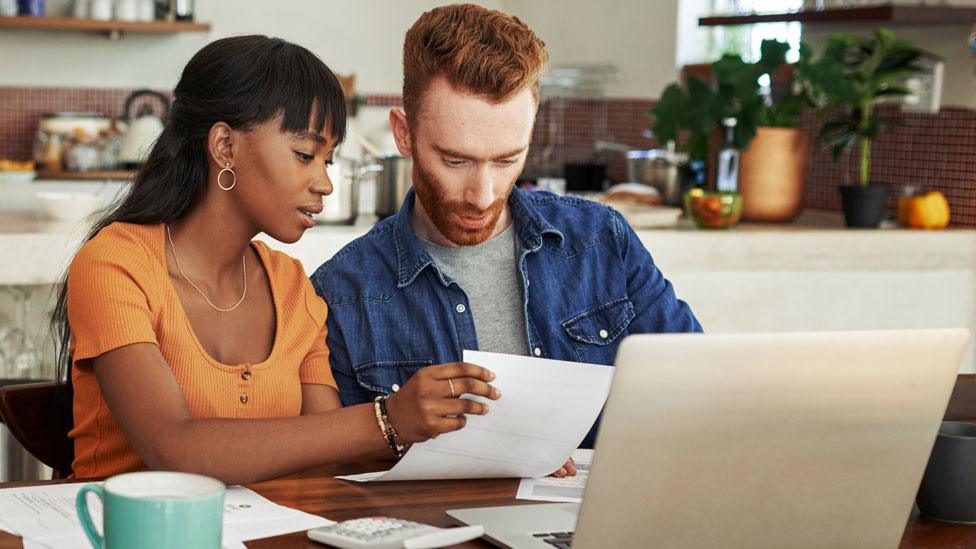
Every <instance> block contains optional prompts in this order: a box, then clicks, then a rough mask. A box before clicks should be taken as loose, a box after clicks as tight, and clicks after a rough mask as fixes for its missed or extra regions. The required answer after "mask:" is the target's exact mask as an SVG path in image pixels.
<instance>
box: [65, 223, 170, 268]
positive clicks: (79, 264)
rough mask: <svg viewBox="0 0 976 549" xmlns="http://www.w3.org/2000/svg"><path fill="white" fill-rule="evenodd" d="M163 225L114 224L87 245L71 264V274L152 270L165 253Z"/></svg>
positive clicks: (107, 226)
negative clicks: (97, 269)
mask: <svg viewBox="0 0 976 549" xmlns="http://www.w3.org/2000/svg"><path fill="white" fill-rule="evenodd" d="M161 227H162V226H161V225H137V224H134V223H122V222H115V223H111V224H109V225H106V226H105V227H104V228H102V229H101V230H100V231H98V233H97V234H95V236H93V237H92V238H90V239H89V240H88V241H87V242H85V243H84V244H83V245H82V246H81V248H80V249H79V250H78V253H77V254H75V257H74V260H73V261H72V267H71V270H72V271H77V270H79V269H82V268H86V267H91V266H94V265H116V266H121V267H124V268H125V270H126V271H139V270H147V269H151V266H152V265H153V264H154V263H155V262H157V260H158V258H159V257H160V254H161V253H162V249H161V247H160V246H161V242H160V241H159V232H160V231H161V230H162V229H161Z"/></svg>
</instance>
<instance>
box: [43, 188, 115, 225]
mask: <svg viewBox="0 0 976 549" xmlns="http://www.w3.org/2000/svg"><path fill="white" fill-rule="evenodd" d="M34 196H35V197H37V201H38V202H40V203H41V207H42V208H44V212H45V213H47V215H48V217H50V218H52V219H57V220H58V221H81V220H82V219H85V218H86V217H88V216H90V215H92V214H93V213H95V212H97V211H99V210H101V209H103V208H105V206H106V205H107V201H106V197H105V195H104V194H103V193H94V192H84V191H37V192H35V193H34Z"/></svg>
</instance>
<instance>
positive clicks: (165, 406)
mask: <svg viewBox="0 0 976 549" xmlns="http://www.w3.org/2000/svg"><path fill="white" fill-rule="evenodd" d="M546 59H547V54H546V51H545V48H544V45H543V43H542V42H541V41H540V40H539V39H538V38H537V37H536V36H535V35H534V34H533V32H532V31H531V30H530V29H529V28H527V27H526V26H525V25H524V24H523V23H522V22H521V21H519V20H518V19H516V18H514V17H511V16H508V15H505V14H502V13H500V12H497V11H493V10H488V9H485V8H482V7H479V6H475V5H453V6H445V7H440V8H436V9H434V10H431V11H429V12H427V13H425V14H423V15H422V16H421V17H420V18H419V19H418V20H417V21H416V23H415V24H414V25H413V27H412V28H411V29H410V30H409V31H408V33H407V35H406V40H405V45H404V85H403V105H404V108H403V110H402V111H401V110H399V109H394V110H393V111H392V112H391V114H390V121H391V123H392V126H393V130H394V135H395V137H396V140H397V145H398V147H399V148H400V151H401V153H403V154H404V155H407V156H412V157H413V159H414V172H413V184H414V189H415V190H414V191H411V192H410V193H409V194H408V195H407V197H406V199H405V200H404V204H403V207H402V208H401V210H400V212H399V213H397V214H396V215H394V216H392V217H391V218H388V219H386V220H384V221H383V222H381V223H379V224H378V225H377V226H376V227H375V228H373V230H371V231H370V232H369V234H367V235H365V236H363V237H361V238H360V239H357V240H356V241H354V242H352V243H351V244H350V245H348V246H347V247H346V248H345V249H343V250H342V251H340V252H339V253H338V254H336V255H335V257H333V258H332V259H331V260H330V261H328V262H327V263H325V264H324V265H322V266H321V267H320V268H319V269H318V270H317V271H316V272H315V274H314V275H313V276H312V280H311V283H310V282H309V280H308V279H307V278H306V277H305V274H304V270H303V268H302V266H301V264H299V262H297V261H296V260H294V259H292V258H290V257H288V256H286V255H285V254H283V253H280V252H276V251H273V250H271V249H269V248H268V247H267V246H265V245H264V244H263V243H261V242H257V241H252V238H253V237H254V236H255V235H257V234H258V233H261V232H264V233H267V234H268V235H270V236H272V237H274V238H275V239H277V240H280V241H282V242H294V241H296V240H298V239H299V238H300V237H301V235H302V234H303V233H304V231H305V230H306V229H308V228H310V227H312V226H313V224H314V223H313V221H312V218H311V214H312V213H314V212H315V211H317V210H318V209H320V208H321V203H322V200H323V197H326V196H327V195H328V194H329V193H330V192H331V190H332V184H331V182H330V181H329V178H328V176H327V173H326V166H327V165H328V164H329V163H330V162H331V159H332V155H333V154H334V151H335V148H336V146H337V144H338V143H340V142H341V141H342V139H343V137H344V132H345V124H346V111H345V102H344V98H343V96H342V91H341V88H340V86H339V83H338V81H337V80H336V78H335V76H334V75H333V73H332V72H331V71H330V70H329V69H328V68H327V67H326V66H325V65H324V64H323V63H322V62H321V61H320V60H319V59H318V58H317V57H315V56H314V55H313V54H312V53H310V52H309V51H308V50H306V49H304V48H302V47H300V46H296V45H294V44H290V43H287V42H285V41H282V40H278V39H271V38H266V37H262V36H242V37H235V38H227V39H223V40H218V41H216V42H213V43H211V44H209V45H208V46H206V47H204V48H203V49H202V50H201V51H200V52H198V53H197V54H196V55H195V56H194V57H193V59H191V60H190V62H189V63H188V64H187V66H186V68H185V69H184V71H183V74H182V76H181V78H180V81H179V84H178V85H177V87H176V89H175V90H174V96H175V98H174V102H173V108H172V110H171V114H170V118H169V120H168V121H167V123H166V127H165V129H164V131H163V134H162V136H161V137H160V138H159V141H158V142H157V143H156V145H155V146H154V148H153V150H152V152H151V154H150V156H149V159H148V161H147V163H146V165H145V167H144V168H143V169H142V170H141V171H140V173H139V174H138V176H137V177H136V180H135V182H134V184H133V186H132V190H131V192H130V194H129V195H128V196H127V197H126V198H125V200H124V201H123V202H122V203H121V204H120V205H119V206H118V207H117V208H116V209H114V211H112V212H111V213H109V214H108V215H107V217H106V218H105V219H103V220H102V221H100V222H99V223H98V224H97V225H96V227H95V228H94V229H93V231H92V234H91V236H90V238H89V239H88V240H87V242H86V243H85V244H84V245H83V246H82V248H81V249H80V250H79V252H78V254H77V255H76V257H75V258H74V261H73V263H72V265H71V267H70V269H69V271H68V274H67V279H66V284H65V285H64V287H63V289H62V291H61V295H60V296H59V297H60V299H59V301H58V306H57V309H56V311H55V312H56V315H55V322H56V323H58V324H57V326H59V327H60V330H61V333H62V336H63V337H62V338H61V340H62V345H64V346H67V347H63V348H62V353H61V355H62V357H64V358H63V359H62V360H61V361H60V369H61V371H69V372H70V378H71V381H72V384H73V387H74V404H73V411H74V422H75V423H74V429H73V430H72V432H71V436H72V437H73V438H74V440H75V461H74V464H73V470H74V476H76V477H104V476H110V475H113V474H117V473H122V472H127V471H133V470H139V469H145V468H150V469H168V470H178V471H188V472H196V473H202V474H206V475H210V476H212V477H216V478H218V479H221V480H223V481H225V482H227V483H246V482H254V481H259V480H264V479H270V478H275V477H280V476H284V475H288V474H291V473H294V472H297V471H300V470H303V469H308V468H311V467H314V466H318V465H323V464H328V463H339V462H355V461H363V460H368V459H376V458H388V457H392V456H394V455H402V452H403V451H404V449H405V448H406V447H408V446H409V445H410V444H412V443H415V442H421V441H424V440H427V439H430V438H432V437H436V436H438V435H439V434H442V433H446V432H450V431H454V430H457V429H461V428H463V427H464V424H465V414H485V413H489V408H488V406H485V405H482V404H479V403H477V402H474V401H470V400H462V399H459V398H457V397H459V396H460V395H461V394H463V393H469V394H474V395H481V396H483V397H486V398H488V399H491V400H496V399H498V398H500V397H501V396H502V395H500V394H499V393H498V391H497V389H495V388H494V387H493V386H492V385H491V381H492V379H493V378H494V375H493V374H492V373H491V372H490V371H488V370H486V369H484V368H481V367H479V366H476V365H473V364H465V363H461V362H460V359H461V352H462V350H463V349H481V350H486V351H497V352H507V353H513V354H523V355H524V354H531V355H534V356H542V357H549V358H558V359H563V360H574V361H586V362H592V363H600V364H612V363H613V359H614V355H615V353H616V349H617V346H618V345H619V342H620V340H621V339H622V338H623V337H624V335H626V334H628V333H635V332H668V331H698V330H700V329H701V328H700V326H699V324H698V322H697V320H696V319H695V317H694V315H693V314H692V312H691V311H690V310H689V308H688V307H687V305H686V304H684V303H683V302H681V301H679V300H677V299H676V297H675V295H674V292H673V290H672V288H671V285H670V284H669V283H668V282H667V280H665V279H664V277H663V276H662V274H661V273H660V271H659V270H658V269H657V268H656V267H655V266H654V264H653V262H652V260H651V257H650V255H649V254H648V252H647V251H646V250H645V248H644V247H643V245H642V244H641V242H640V240H639V239H638V238H637V236H636V235H635V233H634V232H633V230H632V229H631V228H630V227H629V226H628V225H627V223H626V222H625V221H624V220H623V218H622V217H621V216H620V215H619V214H618V213H616V212H614V211H613V210H610V209H608V208H606V207H604V206H602V205H598V204H596V203H592V202H588V201H583V200H578V199H572V198H560V197H556V196H553V195H550V194H546V193H536V194H531V193H526V192H523V191H521V190H519V189H514V188H513V183H514V181H515V179H516V177H517V176H518V175H519V174H520V172H521V170H522V168H523V166H524V164H525V159H526V155H527V152H528V147H529V142H530V138H531V135H532V127H533V122H534V119H535V114H536V110H537V107H538V102H539V97H538V96H539V75H540V73H541V72H542V70H543V67H544V65H545V62H546ZM325 200H328V198H325ZM69 336H70V337H69ZM527 421H531V418H527ZM592 436H593V433H592V432H591V433H590V435H589V436H588V442H590V443H591V442H592ZM245 456H246V457H245ZM573 473H574V467H573V464H572V462H571V461H569V462H567V464H566V465H565V466H564V467H563V468H562V469H560V471H557V472H556V474H557V475H560V476H561V475H565V474H573Z"/></svg>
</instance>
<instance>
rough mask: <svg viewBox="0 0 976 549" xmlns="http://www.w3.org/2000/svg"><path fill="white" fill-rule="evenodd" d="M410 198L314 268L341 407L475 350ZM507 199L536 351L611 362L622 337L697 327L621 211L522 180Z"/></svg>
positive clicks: (529, 336) (452, 285) (459, 298)
mask: <svg viewBox="0 0 976 549" xmlns="http://www.w3.org/2000/svg"><path fill="white" fill-rule="evenodd" d="M413 204H414V193H413V191H412V190H411V191H410V192H409V193H408V194H407V197H406V199H405V200H404V203H403V206H402V207H401V208H400V211H399V212H398V213H396V214H395V215H393V216H391V217H389V218H387V219H384V220H383V221H381V222H380V223H378V224H377V225H376V226H375V227H373V229H372V230H371V231H370V232H369V233H367V234H366V235H364V236H362V237H360V238H358V239H356V240H354V241H353V242H351V243H349V244H348V245H347V246H346V247H345V248H343V249H342V250H340V251H339V252H338V253H337V254H336V255H335V256H334V257H333V258H332V259H330V260H329V261H327V262H326V263H325V264H323V265H322V266H321V267H319V269H318V270H316V271H315V273H314V274H313V275H312V277H311V278H312V284H313V285H314V286H315V289H316V291H317V292H318V293H319V295H320V296H322V297H323V298H324V299H325V301H326V302H327V303H328V305H329V315H328V319H327V321H326V322H327V325H328V336H327V339H326V341H327V343H328V346H329V350H330V352H331V353H330V358H329V360H330V362H331V365H332V373H333V374H334V375H335V379H336V382H337V383H338V385H339V395H340V398H341V399H342V403H343V404H344V405H350V404H358V403H362V402H368V401H370V400H371V399H372V398H373V397H375V396H376V395H378V394H390V393H391V392H392V391H393V386H394V385H400V386H402V385H403V384H404V383H406V382H407V380H408V379H410V376H412V375H413V374H414V372H416V371H417V370H419V369H420V368H423V367H425V366H430V365H432V364H443V363H448V362H458V361H460V360H461V355H462V351H463V350H464V349H473V350H477V349H478V336H477V334H476V333H475V329H474V322H473V319H472V317H471V313H470V306H469V304H468V300H467V297H466V296H465V293H464V289H463V288H461V287H459V285H458V284H457V283H456V282H454V281H453V280H452V279H450V278H449V277H448V276H447V275H445V274H444V273H442V272H441V271H440V270H438V268H437V265H436V264H434V261H433V259H431V257H430V255H429V254H428V253H427V251H426V250H424V248H423V246H422V245H421V244H420V241H419V240H418V238H417V236H416V234H415V233H414V231H413V228H412V226H411V224H410V213H411V210H412V209H413ZM508 206H509V208H510V209H511V212H512V216H513V219H514V222H515V230H516V242H517V246H516V247H517V253H518V256H517V259H518V268H519V272H520V273H521V279H522V290H523V297H524V306H525V321H526V332H527V333H526V334H525V338H526V341H525V344H526V351H527V353H529V354H530V355H532V356H541V357H545V358H554V359H560V360H569V361H576V362H589V363H594V364H606V365H612V364H613V361H614V357H615V356H616V354H617V347H618V346H619V345H620V341H621V340H622V339H623V338H624V336H626V335H627V334H633V333H651V332H698V331H701V325H700V324H699V323H698V320H697V319H695V316H694V314H693V313H692V312H691V309H690V308H689V307H688V305H687V304H686V303H684V302H683V301H680V300H678V299H677V298H676V297H675V294H674V290H673V289H672V286H671V283H670V282H668V281H667V279H665V278H664V275H662V274H661V271H660V270H658V269H657V267H656V266H655V265H654V261H653V260H652V259H651V255H650V254H649V253H648V251H647V249H646V248H645V247H644V245H643V244H642V243H641V241H640V240H639V239H638V238H637V235H636V234H635V233H634V231H633V229H632V228H631V227H630V225H628V224H627V222H626V221H625V220H624V219H623V217H622V216H621V215H620V214H619V213H618V212H616V211H615V210H613V209H611V208H608V207H606V206H604V205H602V204H598V203H596V202H592V201H588V200H582V199H578V198H570V197H559V196H555V195H552V194H549V193H544V192H534V193H529V192H525V191H522V190H520V189H518V188H516V189H514V190H513V191H512V193H511V195H510V197H509V199H508ZM462 305H463V307H462ZM594 433H595V429H594V430H591V432H590V434H589V435H587V439H586V440H585V441H584V444H583V446H584V447H586V446H591V445H592V443H593V437H594Z"/></svg>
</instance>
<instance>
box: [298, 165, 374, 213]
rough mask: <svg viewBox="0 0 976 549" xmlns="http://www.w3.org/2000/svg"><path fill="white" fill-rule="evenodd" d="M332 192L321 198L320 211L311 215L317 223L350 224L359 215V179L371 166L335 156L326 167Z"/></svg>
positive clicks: (366, 173)
mask: <svg viewBox="0 0 976 549" xmlns="http://www.w3.org/2000/svg"><path fill="white" fill-rule="evenodd" d="M328 171H329V179H330V180H331V181H332V193H331V194H329V195H328V196H326V197H325V199H323V200H322V212H321V213H318V214H315V215H313V216H312V217H314V218H315V221H316V222H317V223H323V224H327V225H352V224H353V223H355V222H356V217H357V216H358V215H359V184H360V179H362V178H363V177H365V176H367V175H369V174H370V173H371V172H372V171H373V170H372V168H371V166H369V165H364V164H362V163H361V162H357V161H355V160H352V159H349V158H343V157H340V156H336V157H335V158H334V159H333V161H332V165H331V166H329V168H328Z"/></svg>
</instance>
